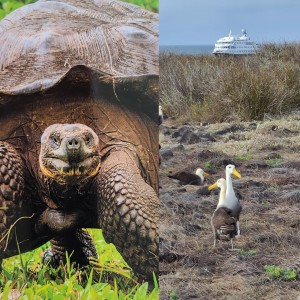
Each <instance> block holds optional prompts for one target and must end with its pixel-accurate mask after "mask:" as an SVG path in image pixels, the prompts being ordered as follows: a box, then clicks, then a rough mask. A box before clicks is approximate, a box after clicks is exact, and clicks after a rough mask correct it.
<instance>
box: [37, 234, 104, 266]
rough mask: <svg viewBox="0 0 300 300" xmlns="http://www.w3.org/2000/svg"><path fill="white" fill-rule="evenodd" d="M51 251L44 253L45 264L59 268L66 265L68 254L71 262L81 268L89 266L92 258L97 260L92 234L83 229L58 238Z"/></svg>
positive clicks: (53, 242) (52, 243)
mask: <svg viewBox="0 0 300 300" xmlns="http://www.w3.org/2000/svg"><path fill="white" fill-rule="evenodd" d="M50 243H51V249H47V250H46V251H45V252H44V253H43V258H42V260H43V263H44V264H48V265H51V266H52V267H54V268H57V267H58V266H59V265H61V264H64V263H66V252H67V253H68V255H69V256H71V257H70V261H71V262H75V263H76V264H78V265H79V266H85V265H88V264H89V259H90V258H91V257H94V258H97V257H98V256H97V251H96V248H95V245H94V242H93V240H92V238H91V236H90V234H89V233H88V232H87V231H86V230H83V229H76V230H73V231H71V232H69V233H68V234H64V235H61V236H56V237H55V238H53V239H52V240H51V241H50Z"/></svg>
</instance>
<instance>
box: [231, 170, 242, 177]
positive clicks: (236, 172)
mask: <svg viewBox="0 0 300 300" xmlns="http://www.w3.org/2000/svg"><path fill="white" fill-rule="evenodd" d="M232 174H233V175H234V176H236V177H237V178H242V176H241V174H240V173H239V172H238V171H237V170H236V169H233V170H232Z"/></svg>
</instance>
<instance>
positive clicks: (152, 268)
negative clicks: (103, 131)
mask: <svg viewBox="0 0 300 300" xmlns="http://www.w3.org/2000/svg"><path fill="white" fill-rule="evenodd" d="M97 185H98V194H99V196H100V197H99V199H98V209H99V226H100V227H101V228H102V230H103V235H104V237H105V239H106V240H107V241H108V242H112V243H114V244H115V246H116V247H117V249H118V250H119V251H120V252H121V254H122V255H123V257H124V258H125V260H126V261H127V263H128V264H129V266H130V267H132V269H133V270H134V271H135V272H137V273H138V274H139V277H140V278H144V279H147V280H152V279H153V272H155V273H157V271H158V217H159V208H158V197H157V194H156V193H155V191H154V190H153V188H152V187H151V186H150V185H148V184H147V183H146V182H145V180H144V179H143V177H142V176H141V171H140V169H139V168H138V163H137V159H136V157H135V155H134V154H133V153H131V152H129V150H119V151H114V152H112V153H110V154H109V156H108V157H107V158H106V159H105V160H104V162H103V164H102V166H101V169H100V172H99V175H98V181H97Z"/></svg>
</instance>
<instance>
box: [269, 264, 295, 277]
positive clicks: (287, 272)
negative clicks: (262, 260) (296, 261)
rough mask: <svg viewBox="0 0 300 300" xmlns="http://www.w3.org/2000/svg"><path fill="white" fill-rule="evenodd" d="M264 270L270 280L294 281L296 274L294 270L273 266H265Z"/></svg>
mask: <svg viewBox="0 0 300 300" xmlns="http://www.w3.org/2000/svg"><path fill="white" fill-rule="evenodd" d="M264 270H265V271H266V272H267V275H268V277H269V278H270V279H274V278H275V279H280V278H281V279H284V280H295V279H296V278H297V272H296V271H295V270H294V269H285V268H281V267H278V266H274V265H265V266H264Z"/></svg>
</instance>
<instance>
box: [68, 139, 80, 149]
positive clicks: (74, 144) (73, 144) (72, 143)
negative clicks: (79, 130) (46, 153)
mask: <svg viewBox="0 0 300 300" xmlns="http://www.w3.org/2000/svg"><path fill="white" fill-rule="evenodd" d="M67 148H68V149H70V150H75V149H79V148H80V141H79V140H78V139H77V138H70V139H69V140H68V141H67Z"/></svg>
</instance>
